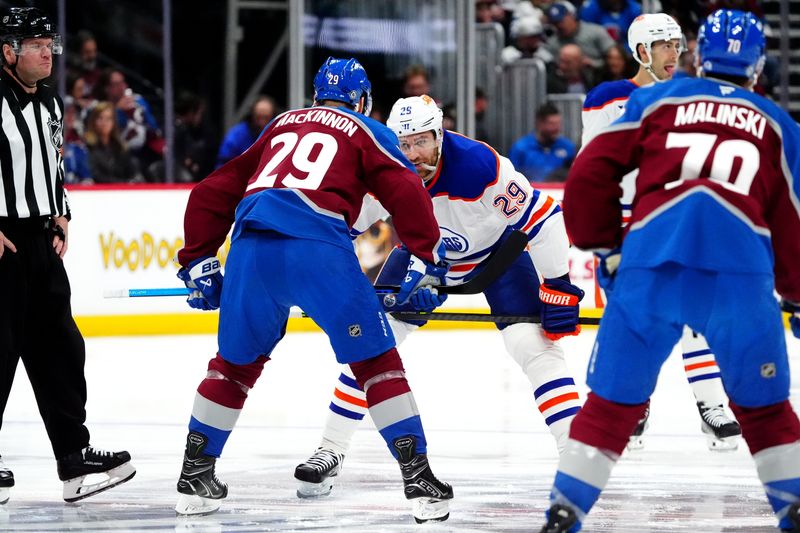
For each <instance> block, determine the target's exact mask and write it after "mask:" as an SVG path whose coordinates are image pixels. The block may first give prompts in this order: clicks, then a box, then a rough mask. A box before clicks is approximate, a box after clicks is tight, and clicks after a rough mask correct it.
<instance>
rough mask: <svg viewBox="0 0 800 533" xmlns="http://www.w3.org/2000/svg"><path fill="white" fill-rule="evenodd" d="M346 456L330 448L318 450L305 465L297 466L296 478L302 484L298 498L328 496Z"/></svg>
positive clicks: (299, 487)
mask: <svg viewBox="0 0 800 533" xmlns="http://www.w3.org/2000/svg"><path fill="white" fill-rule="evenodd" d="M343 462H344V455H342V454H341V453H337V452H335V451H333V450H330V449H328V448H322V447H320V448H317V449H316V451H315V452H314V454H313V455H312V456H311V457H309V458H308V459H307V460H306V462H305V463H301V464H299V465H297V468H295V469H294V477H295V479H297V480H298V481H299V482H300V484H299V486H298V487H297V497H298V498H316V497H317V496H326V495H328V494H330V493H331V490H332V489H333V482H334V478H335V477H336V476H338V475H339V472H341V471H342V463H343Z"/></svg>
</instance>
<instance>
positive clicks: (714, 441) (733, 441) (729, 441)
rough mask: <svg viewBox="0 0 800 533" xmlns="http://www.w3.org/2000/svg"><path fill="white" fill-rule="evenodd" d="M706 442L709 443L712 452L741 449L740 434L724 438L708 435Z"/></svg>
mask: <svg viewBox="0 0 800 533" xmlns="http://www.w3.org/2000/svg"><path fill="white" fill-rule="evenodd" d="M706 443H707V444H708V449H709V450H711V451H712V452H735V451H736V450H738V449H739V435H733V436H732V437H725V438H723V439H718V438H716V437H711V436H706Z"/></svg>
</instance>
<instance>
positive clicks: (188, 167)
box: [172, 92, 213, 182]
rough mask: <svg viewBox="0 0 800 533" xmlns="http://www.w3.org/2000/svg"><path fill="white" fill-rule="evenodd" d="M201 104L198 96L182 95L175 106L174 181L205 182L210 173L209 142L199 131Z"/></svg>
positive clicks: (201, 118)
mask: <svg viewBox="0 0 800 533" xmlns="http://www.w3.org/2000/svg"><path fill="white" fill-rule="evenodd" d="M205 111H206V103H205V101H204V100H203V99H202V98H201V97H200V96H198V95H196V94H194V93H190V92H182V93H180V94H179V95H178V98H177V100H176V102H175V148H174V150H173V153H172V155H173V157H174V158H175V167H176V172H175V181H179V182H192V181H200V180H201V179H203V178H205V177H206V176H207V175H208V174H209V173H210V172H211V170H212V164H213V161H212V160H211V158H210V157H209V154H213V152H212V151H211V146H212V142H211V139H210V136H209V134H208V133H207V132H206V131H205V129H204V128H203V123H204V122H203V116H204V114H205Z"/></svg>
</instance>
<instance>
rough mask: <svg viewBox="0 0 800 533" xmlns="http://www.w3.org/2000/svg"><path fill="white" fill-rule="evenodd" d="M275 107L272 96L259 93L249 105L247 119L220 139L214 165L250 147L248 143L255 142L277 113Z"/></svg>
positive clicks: (220, 164)
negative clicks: (220, 142)
mask: <svg viewBox="0 0 800 533" xmlns="http://www.w3.org/2000/svg"><path fill="white" fill-rule="evenodd" d="M276 108H277V106H276V105H275V100H273V99H272V97H270V96H265V95H261V96H259V97H258V98H256V101H255V102H253V105H252V106H251V107H250V113H249V114H248V115H247V119H245V120H243V121H241V122H239V123H238V124H236V125H235V126H233V127H232V128H231V129H229V130H228V133H226V134H225V137H224V138H223V139H222V144H221V145H220V147H219V152H218V153H217V164H216V167H217V168H219V167H221V166H222V165H224V164H225V163H227V162H228V161H230V160H231V159H233V158H234V157H236V156H238V155H239V154H242V153H243V152H244V151H245V150H247V149H248V148H250V145H252V144H253V143H254V142H256V139H258V136H259V135H261V132H262V131H263V130H264V128H265V127H266V126H267V124H269V121H270V120H272V119H273V118H274V117H275V115H276V114H277V113H276Z"/></svg>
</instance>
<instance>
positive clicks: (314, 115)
mask: <svg viewBox="0 0 800 533" xmlns="http://www.w3.org/2000/svg"><path fill="white" fill-rule="evenodd" d="M306 122H318V123H320V124H322V125H323V126H328V127H330V128H333V129H335V130H339V131H343V132H344V133H346V134H347V136H348V137H352V136H353V135H354V134H355V132H356V131H358V126H356V125H355V123H354V122H353V121H352V120H350V119H349V118H347V117H343V116H342V115H340V114H338V113H332V112H330V111H325V110H323V109H320V110H311V111H308V112H306V113H287V114H286V115H284V116H283V118H281V119H280V120H278V123H277V124H275V127H280V126H283V125H285V124H304V123H306Z"/></svg>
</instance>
